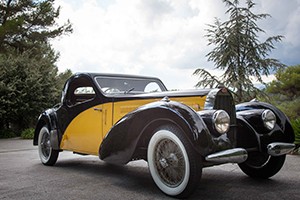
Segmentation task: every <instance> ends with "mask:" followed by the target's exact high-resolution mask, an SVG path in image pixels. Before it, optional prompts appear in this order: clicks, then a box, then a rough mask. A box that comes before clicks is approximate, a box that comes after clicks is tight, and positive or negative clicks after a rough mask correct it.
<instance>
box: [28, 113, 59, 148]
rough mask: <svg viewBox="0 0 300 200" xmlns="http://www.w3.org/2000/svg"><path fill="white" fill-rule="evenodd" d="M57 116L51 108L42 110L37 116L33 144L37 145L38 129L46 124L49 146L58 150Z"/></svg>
mask: <svg viewBox="0 0 300 200" xmlns="http://www.w3.org/2000/svg"><path fill="white" fill-rule="evenodd" d="M56 121H57V118H56V114H55V111H54V110H53V109H48V110H46V111H44V112H43V113H42V114H41V115H40V116H39V118H38V122H37V125H36V128H35V131H34V137H33V145H38V138H39V134H40V130H41V129H42V128H43V127H44V126H47V128H48V129H49V132H50V140H51V147H52V148H53V149H54V150H59V138H58V129H57V123H56Z"/></svg>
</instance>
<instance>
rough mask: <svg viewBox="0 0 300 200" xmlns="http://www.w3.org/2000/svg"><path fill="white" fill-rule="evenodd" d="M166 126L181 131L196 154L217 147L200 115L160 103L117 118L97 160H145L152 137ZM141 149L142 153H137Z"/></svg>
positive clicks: (180, 104)
mask: <svg viewBox="0 0 300 200" xmlns="http://www.w3.org/2000/svg"><path fill="white" fill-rule="evenodd" d="M166 123H172V124H175V125H176V126H178V127H179V128H180V129H181V130H183V133H184V134H185V135H186V137H187V139H188V140H189V141H190V143H191V144H192V146H193V148H194V149H195V151H197V152H198V153H199V154H200V155H202V156H204V155H206V154H208V153H209V152H211V151H213V149H214V148H215V146H216V144H215V141H214V140H213V138H212V136H211V134H210V133H209V131H208V129H207V127H206V125H205V123H204V122H203V120H202V119H201V117H200V115H198V114H197V113H196V112H195V111H194V110H193V109H192V108H190V107H188V106H186V105H184V104H182V103H179V102H174V101H169V100H162V101H158V102H154V103H150V104H147V105H144V106H142V107H139V108H138V109H136V110H135V111H133V112H131V113H129V114H127V115H126V116H124V117H123V118H122V119H120V120H119V121H118V122H117V123H116V124H115V125H114V126H113V127H112V129H111V130H110V131H109V133H108V134H107V135H106V137H105V138H104V140H103V142H102V144H101V146H100V148H99V157H100V159H101V160H104V161H106V162H109V163H114V164H126V163H127V162H129V161H131V160H133V159H135V157H144V159H146V157H145V155H146V153H145V152H146V150H147V145H148V142H149V140H150V138H151V136H152V134H153V133H154V131H155V129H157V128H158V127H159V126H161V125H163V124H166ZM141 149H144V150H145V152H140V150H141ZM139 154H141V155H139ZM200 155H199V156H200ZM137 159H138V158H137Z"/></svg>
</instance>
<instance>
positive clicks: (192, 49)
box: [52, 0, 300, 88]
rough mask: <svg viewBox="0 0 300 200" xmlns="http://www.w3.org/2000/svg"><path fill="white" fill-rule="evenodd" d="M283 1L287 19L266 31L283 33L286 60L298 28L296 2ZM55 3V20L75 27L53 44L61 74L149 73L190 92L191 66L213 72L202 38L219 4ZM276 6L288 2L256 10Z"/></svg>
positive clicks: (172, 0)
mask: <svg viewBox="0 0 300 200" xmlns="http://www.w3.org/2000/svg"><path fill="white" fill-rule="evenodd" d="M262 2H264V4H263V3H262ZM265 2H267V3H269V5H272V6H271V7H268V4H267V3H265ZM274 2H276V3H274ZM288 2H289V3H290V2H293V4H295V5H292V6H291V8H290V7H289V12H286V15H287V17H288V19H281V18H279V16H277V15H276V16H275V17H276V18H275V20H274V21H277V25H278V26H276V25H275V26H272V28H271V27H267V28H268V30H271V31H272V33H274V34H278V32H279V31H282V30H284V32H285V34H286V39H287V41H286V43H287V44H289V47H288V48H287V47H286V46H281V47H282V48H283V49H284V51H283V52H285V53H284V54H285V55H286V56H291V53H290V52H289V51H290V50H291V49H292V48H294V50H293V52H297V50H298V49H299V45H300V44H299V42H298V41H297V42H293V40H296V38H295V37H296V35H295V34H298V33H299V28H298V27H299V26H298V27H297V26H293V24H294V25H295V24H298V25H299V24H300V22H299V19H298V18H297V15H298V16H299V13H298V12H299V10H297V9H296V8H297V7H299V3H298V1H296V0H291V1H288ZM56 3H57V5H60V6H61V8H62V9H61V17H60V21H61V22H64V21H66V20H67V19H70V21H71V22H72V23H73V28H74V33H73V34H71V35H70V36H64V37H63V38H61V39H59V40H55V41H53V42H52V44H53V47H54V48H55V49H56V50H57V51H59V52H60V54H61V57H60V60H59V62H58V67H59V69H60V70H61V71H63V70H64V69H66V68H70V69H72V71H73V72H77V71H94V72H105V73H107V72H112V73H129V74H142V75H151V76H158V77H160V78H162V80H163V81H164V82H165V83H166V85H167V87H168V88H192V87H193V86H194V85H195V84H196V82H197V78H196V77H192V76H191V74H192V72H193V71H194V70H195V69H196V68H198V67H205V68H208V69H212V68H213V63H208V62H207V60H206V57H205V55H206V54H207V53H208V52H209V50H210V48H209V47H207V38H205V37H204V35H205V28H207V26H206V24H211V23H213V21H214V18H215V17H220V18H223V17H224V11H225V8H224V4H223V3H222V1H220V0H210V1H204V0H186V1H176V0H151V1H144V0H130V1H124V0H115V1H109V0H85V1H83V0H82V1H70V0H58V1H56ZM281 4H284V5H286V4H288V3H287V2H286V1H285V2H283V1H281V0H276V1H274V0H272V2H271V1H270V0H264V1H261V3H260V4H258V6H259V8H261V10H263V12H267V13H270V12H271V11H273V10H276V9H279V7H282V6H280V5H281ZM266 8H268V10H264V9H266ZM287 13H289V14H287ZM270 14H271V15H273V13H270ZM276 14H277V12H276ZM277 17H278V18H277ZM268 20H270V19H268ZM289 20H291V21H289ZM269 22H270V21H269ZM285 22H286V23H285ZM290 23H293V24H290ZM266 26H268V24H266ZM262 28H263V29H265V27H262ZM267 32H268V31H267ZM280 34H282V33H280ZM298 35H299V34H298ZM288 41H289V42H288ZM281 52H282V51H281ZM290 59H292V58H290ZM293 59H294V58H293ZM297 59H298V58H297ZM297 59H296V60H295V62H297V61H299V60H297ZM299 63H300V62H299Z"/></svg>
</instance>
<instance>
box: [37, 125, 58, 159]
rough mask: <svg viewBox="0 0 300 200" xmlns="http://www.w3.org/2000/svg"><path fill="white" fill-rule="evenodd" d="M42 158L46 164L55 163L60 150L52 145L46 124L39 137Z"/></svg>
mask: <svg viewBox="0 0 300 200" xmlns="http://www.w3.org/2000/svg"><path fill="white" fill-rule="evenodd" d="M38 150H39V156H40V160H41V162H42V163H43V164H44V165H54V164H55V163H56V161H57V158H58V153H59V151H58V150H54V149H53V148H52V147H51V140H50V132H49V130H48V128H47V127H46V126H44V127H43V128H42V129H41V130H40V134H39V138H38Z"/></svg>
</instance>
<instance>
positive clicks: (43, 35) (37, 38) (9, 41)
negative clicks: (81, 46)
mask: <svg viewBox="0 0 300 200" xmlns="http://www.w3.org/2000/svg"><path fill="white" fill-rule="evenodd" d="M53 4H54V0H42V1H34V0H1V1H0V53H3V52H6V51H7V49H8V48H9V47H11V48H14V49H16V50H18V51H19V52H23V51H25V50H27V49H32V48H33V47H35V46H39V45H40V44H41V43H47V42H48V40H49V39H50V38H56V37H58V36H60V35H62V34H67V33H71V32H72V26H71V24H70V22H69V21H68V22H67V23H65V24H63V25H62V26H59V25H57V24H56V19H57V18H58V16H59V12H60V7H58V8H57V9H55V8H54V6H53Z"/></svg>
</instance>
